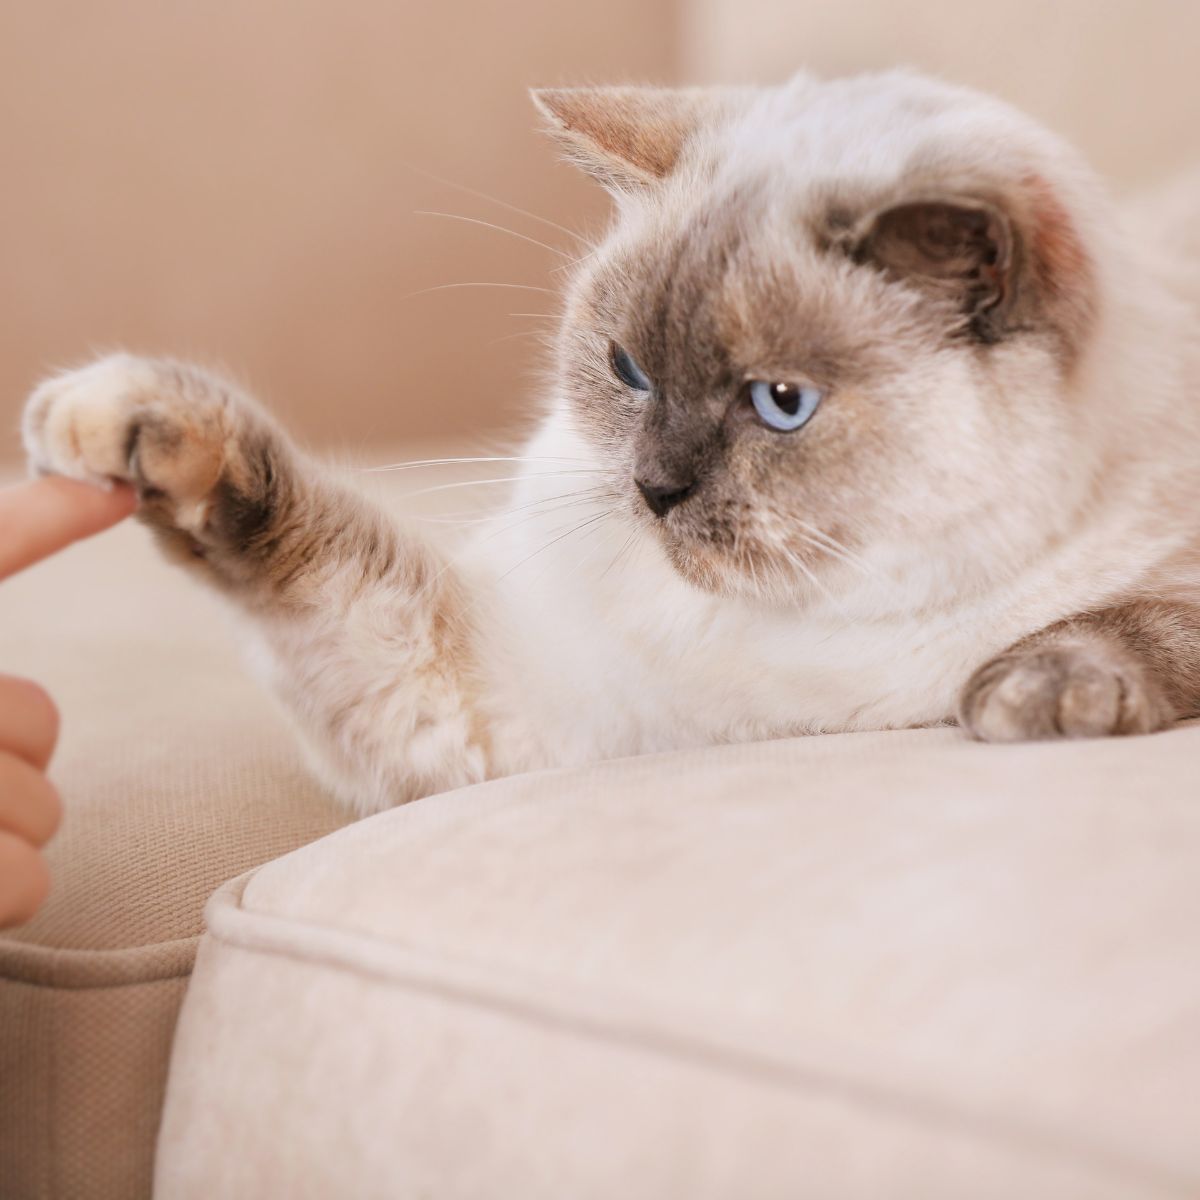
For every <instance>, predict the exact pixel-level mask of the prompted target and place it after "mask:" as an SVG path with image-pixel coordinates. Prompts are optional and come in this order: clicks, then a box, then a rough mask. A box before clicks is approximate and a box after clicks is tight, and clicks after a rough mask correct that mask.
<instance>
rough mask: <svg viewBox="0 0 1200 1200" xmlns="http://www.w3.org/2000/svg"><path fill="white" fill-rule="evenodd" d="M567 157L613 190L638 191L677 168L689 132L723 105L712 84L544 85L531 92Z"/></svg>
mask: <svg viewBox="0 0 1200 1200" xmlns="http://www.w3.org/2000/svg"><path fill="white" fill-rule="evenodd" d="M530 95H531V96H532V98H533V102H534V104H536V105H537V107H538V109H539V110H540V112H541V113H542V115H543V116H544V117H545V118H546V120H547V123H548V125H549V129H550V132H551V134H552V135H553V136H554V137H555V138H556V140H557V141H558V142H559V144H560V145H561V146H562V147H563V148H564V150H565V151H566V155H567V157H568V158H569V159H570V160H571V161H572V162H574V163H576V164H577V165H578V166H579V167H581V168H582V169H583V170H585V171H586V172H587V173H588V174H589V175H593V176H595V177H596V178H597V179H598V180H599V181H600V182H601V183H602V184H603V185H604V186H605V187H606V188H608V189H609V190H610V191H613V192H626V193H627V192H636V191H640V190H642V189H644V188H646V187H648V186H651V185H653V184H654V183H655V182H657V181H658V180H661V179H665V178H666V177H667V176H668V175H670V174H671V172H672V171H673V170H674V169H675V166H676V165H677V163H678V162H679V159H680V156H681V154H682V153H683V150H684V147H685V146H686V144H687V142H688V140H689V138H691V137H692V135H693V134H694V133H695V132H696V130H697V129H698V128H700V126H701V124H702V123H703V122H704V121H706V120H707V119H708V118H709V117H710V115H712V114H714V113H715V112H716V111H717V109H718V108H719V107H720V105H721V101H722V96H723V93H721V92H720V91H718V90H715V89H706V88H658V87H584V88H538V89H534V90H533V91H531V92H530Z"/></svg>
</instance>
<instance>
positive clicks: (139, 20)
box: [0, 0, 676, 456]
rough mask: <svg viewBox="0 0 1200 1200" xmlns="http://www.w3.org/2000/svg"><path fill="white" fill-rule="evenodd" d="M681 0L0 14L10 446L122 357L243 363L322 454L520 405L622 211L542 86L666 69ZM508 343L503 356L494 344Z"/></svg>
mask: <svg viewBox="0 0 1200 1200" xmlns="http://www.w3.org/2000/svg"><path fill="white" fill-rule="evenodd" d="M675 45H676V38H675V36H674V22H673V17H672V7H671V0H604V2H603V3H588V4H569V3H562V2H561V0H511V2H507V3H506V2H504V0H494V2H480V0H474V2H468V3H463V2H459V3H448V4H436V3H432V2H430V0H423V2H421V3H411V2H409V3H404V2H402V0H345V3H334V2H332V0H236V2H232V0H231V2H226V0H106V2H105V3H95V2H94V0H45V2H44V3H40V2H38V3H34V2H31V3H15V2H14V3H6V4H3V5H0V164H2V170H3V178H2V182H0V424H2V426H3V428H4V435H3V439H2V441H0V456H4V455H10V454H12V453H13V452H14V451H15V438H14V437H13V436H12V433H11V430H12V428H13V426H14V424H15V421H16V414H17V412H18V409H19V405H20V401H21V398H22V397H23V395H24V394H25V392H26V390H27V389H28V387H29V386H30V384H31V383H32V382H33V381H34V380H35V379H36V378H37V377H38V376H39V375H40V374H41V373H42V372H44V371H45V370H46V369H47V368H48V367H50V366H52V365H54V364H59V363H64V362H68V363H69V362H72V361H75V360H78V359H79V358H80V357H82V356H86V355H87V354H88V353H89V352H90V351H91V350H92V349H103V348H106V347H111V346H117V345H123V346H128V347H129V348H131V349H139V350H147V351H152V352H154V351H164V352H172V353H176V354H180V355H189V356H198V357H200V358H203V359H208V360H219V361H222V362H224V363H226V364H228V366H229V367H230V368H232V369H233V370H234V371H236V372H237V373H239V374H241V375H243V376H244V377H245V378H247V379H248V380H249V381H251V382H252V383H253V385H254V386H255V387H256V388H257V389H258V390H260V391H261V392H262V393H263V394H264V395H266V396H267V397H268V398H269V399H270V401H271V403H272V404H273V405H274V406H275V407H277V408H278V409H279V410H281V411H282V412H283V413H284V415H285V416H286V418H287V419H288V420H289V422H290V423H291V424H292V425H293V426H294V427H296V428H297V429H298V430H299V431H300V432H301V433H302V434H304V435H305V436H306V437H308V438H310V439H313V440H316V441H319V442H321V443H323V444H327V445H333V446H337V447H344V448H348V449H351V450H365V451H366V453H367V454H368V455H369V454H370V452H371V449H372V447H375V446H379V445H381V444H383V443H388V442H394V441H396V440H397V439H399V438H401V437H404V436H411V435H425V434H430V433H439V432H444V431H462V430H475V429H487V428H494V427H495V426H496V425H497V424H499V423H502V422H503V421H505V420H506V419H511V417H512V415H513V413H514V411H516V410H519V408H520V404H521V393H522V390H523V388H524V387H525V381H526V380H527V378H528V376H529V374H530V371H531V364H532V362H533V359H534V349H535V346H534V341H533V339H532V338H530V337H528V336H519V337H513V338H509V336H508V335H510V334H514V333H516V332H517V331H529V330H531V329H533V328H536V326H537V325H538V322H537V321H536V320H535V319H532V318H529V317H512V316H509V315H508V314H510V313H512V312H522V313H528V312H546V311H548V310H549V309H550V308H551V307H552V305H553V298H552V297H551V296H548V295H545V294H542V293H540V292H536V291H517V290H512V291H508V290H498V289H468V288H463V289H450V290H446V291H441V292H433V293H429V294H426V295H423V296H419V297H414V298H411V299H407V298H406V294H407V293H409V292H412V291H414V290H417V289H421V288H426V287H431V286H434V285H438V284H444V283H450V282H459V281H471V280H478V281H499V282H523V283H528V284H532V285H537V286H552V285H553V280H552V279H551V278H549V277H548V270H549V268H550V267H552V266H554V265H555V264H556V263H558V262H560V261H562V260H561V259H558V258H556V257H555V256H554V255H553V254H551V253H548V252H545V251H542V250H540V249H538V248H537V247H535V246H531V245H529V244H527V243H524V242H521V241H518V240H516V239H514V238H509V237H506V236H505V235H504V234H501V233H497V232H494V231H492V230H488V229H484V228H481V227H478V226H472V225H467V224H463V223H461V222H457V221H449V220H444V219H440V218H433V217H419V216H415V215H414V212H413V210H414V209H439V210H442V211H447V212H455V213H462V214H468V215H471V216H474V217H478V218H481V219H485V220H491V221H497V222H499V223H501V224H505V225H512V226H513V227H515V228H518V229H520V230H522V231H524V232H526V233H528V234H530V235H532V236H534V237H536V238H540V239H544V240H546V241H548V242H550V243H553V244H555V245H558V246H562V247H566V248H568V249H569V248H570V240H569V239H568V238H567V237H566V236H565V235H563V234H561V233H559V232H557V231H555V230H553V229H551V228H549V227H544V226H539V225H538V224H537V223H536V222H533V221H528V220H525V219H523V218H520V217H517V216H515V215H514V214H512V213H508V212H505V210H503V209H501V208H498V207H496V206H494V205H490V204H488V203H487V202H486V201H483V200H480V199H478V198H476V197H472V196H467V195H463V194H460V193H456V192H454V191H453V190H451V189H449V188H446V187H443V186H440V185H438V184H436V183H434V182H432V181H430V180H428V179H426V178H424V177H422V176H421V175H418V174H415V173H414V172H412V171H410V170H408V169H406V167H405V164H406V163H411V164H414V165H416V166H419V167H422V168H425V169H427V170H429V171H433V172H435V173H437V174H439V175H443V176H446V177H448V178H450V179H453V180H456V181H459V182H461V183H464V184H468V185H471V186H474V187H476V188H480V189H482V190H483V191H486V192H490V193H493V194H495V195H497V196H500V197H503V198H505V199H507V200H509V201H511V202H513V203H516V204H518V205H520V206H521V207H526V208H530V209H533V210H535V211H537V212H539V213H542V214H544V215H546V216H547V217H550V218H552V219H553V220H556V221H560V222H562V223H564V224H566V225H570V226H574V227H579V226H582V225H586V224H587V223H589V222H593V223H594V222H595V221H596V220H597V218H598V217H599V215H600V214H601V213H602V212H603V210H604V205H603V201H602V198H601V197H600V196H598V195H597V194H596V192H595V190H594V189H593V188H591V187H589V186H587V185H586V184H585V183H584V182H583V181H582V180H580V179H577V178H576V175H575V173H574V172H572V171H571V170H570V169H569V168H566V167H563V166H560V165H558V164H557V163H556V162H555V161H554V155H553V151H552V147H551V145H550V143H549V142H548V141H546V140H545V139H544V138H543V137H541V136H540V135H539V134H537V133H535V132H534V114H533V110H532V108H531V106H530V104H529V101H528V98H527V96H526V94H525V91H526V88H527V87H528V86H529V85H530V84H533V83H539V82H540V83H564V82H570V81H575V80H581V79H582V80H593V79H607V78H610V77H612V78H640V77H670V76H671V75H672V74H673V54H674V47H675ZM502 338H503V339H507V340H503V341H497V340H496V339H502Z"/></svg>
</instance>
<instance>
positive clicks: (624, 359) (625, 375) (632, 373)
mask: <svg viewBox="0 0 1200 1200" xmlns="http://www.w3.org/2000/svg"><path fill="white" fill-rule="evenodd" d="M610 358H611V359H612V369H613V374H614V375H616V377H617V378H618V379H619V380H620V381H621V382H622V383H623V384H625V386H626V387H631V388H633V390H634V391H635V392H648V391H649V390H650V386H651V385H650V380H649V379H647V378H646V372H645V371H643V370H642V368H641V367H639V366H638V365H637V363H635V362H634V361H633V359H632V358H630V357H629V353H628V351H626V350H624V349H622V348H621V347H620V346H618V345H617V343H616V342H613V344H612V351H611V354H610Z"/></svg>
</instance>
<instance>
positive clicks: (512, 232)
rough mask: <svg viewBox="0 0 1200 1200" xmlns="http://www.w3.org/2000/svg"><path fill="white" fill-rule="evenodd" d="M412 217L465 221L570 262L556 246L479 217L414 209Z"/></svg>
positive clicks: (564, 252)
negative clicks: (539, 248) (513, 238)
mask: <svg viewBox="0 0 1200 1200" xmlns="http://www.w3.org/2000/svg"><path fill="white" fill-rule="evenodd" d="M413 215H414V216H418V217H445V218H446V219H447V220H448V221H465V222H466V223H467V224H468V225H482V226H483V227H484V228H485V229H495V230H497V231H498V232H500V233H507V234H508V235H509V236H510V237H515V238H520V239H521V241H523V242H528V243H529V244H530V245H531V246H540V247H541V248H542V249H543V250H549V251H550V253H551V254H557V255H558V257H559V258H565V259H566V260H567V262H570V261H571V256H570V255H569V254H568V253H567V252H566V251H565V250H560V249H559V248H558V247H557V246H551V245H550V244H549V242H539V241H538V239H537V238H534V237H529V235H528V234H524V233H518V232H517V231H516V230H515V229H509V228H508V227H507V226H506V225H497V224H495V223H494V222H492V221H484V220H482V219H481V218H479V217H464V216H462V215H461V214H460V213H448V212H434V211H433V210H432V209H428V208H417V209H414V210H413Z"/></svg>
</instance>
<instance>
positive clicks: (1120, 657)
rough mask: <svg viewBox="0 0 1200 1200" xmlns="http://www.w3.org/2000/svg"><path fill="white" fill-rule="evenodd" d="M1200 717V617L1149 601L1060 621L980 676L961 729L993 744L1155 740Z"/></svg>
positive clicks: (969, 691) (964, 706)
mask: <svg viewBox="0 0 1200 1200" xmlns="http://www.w3.org/2000/svg"><path fill="white" fill-rule="evenodd" d="M1198 711H1200V609H1197V608H1196V607H1194V606H1192V605H1187V604H1175V603H1170V602H1156V601H1155V602H1152V601H1143V602H1137V603H1132V604H1128V605H1123V606H1121V607H1117V608H1109V609H1105V610H1103V611H1101V612H1094V613H1083V614H1081V615H1079V616H1076V617H1071V618H1070V619H1068V620H1066V621H1061V622H1059V623H1058V624H1056V625H1052V626H1050V627H1049V628H1048V629H1044V630H1042V631H1041V632H1040V633H1037V634H1034V635H1033V636H1032V637H1030V638H1026V639H1025V640H1024V641H1022V642H1019V643H1018V644H1017V645H1015V646H1013V647H1012V649H1011V650H1008V651H1006V652H1005V653H1004V654H1001V655H1000V656H999V657H997V658H994V659H992V661H991V662H989V663H986V664H985V665H984V666H983V667H981V668H980V669H979V670H978V671H976V672H975V674H974V675H973V676H972V677H971V679H970V680H969V681H968V683H967V686H966V687H965V688H964V690H963V694H962V700H961V703H960V708H959V721H960V723H961V724H962V725H963V726H964V728H966V729H967V730H968V731H969V732H970V733H971V734H972V735H973V736H975V737H977V738H979V739H980V740H981V741H986V742H1015V741H1025V740H1028V739H1040V738H1060V737H1105V736H1108V735H1110V734H1128V733H1152V732H1153V731H1155V730H1157V729H1164V728H1166V726H1168V725H1170V724H1171V723H1172V722H1173V721H1175V720H1178V719H1179V718H1181V717H1188V716H1194V715H1196V714H1197V712H1198Z"/></svg>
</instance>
